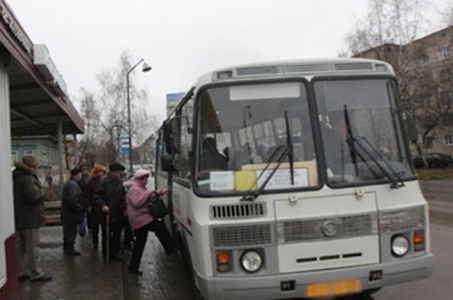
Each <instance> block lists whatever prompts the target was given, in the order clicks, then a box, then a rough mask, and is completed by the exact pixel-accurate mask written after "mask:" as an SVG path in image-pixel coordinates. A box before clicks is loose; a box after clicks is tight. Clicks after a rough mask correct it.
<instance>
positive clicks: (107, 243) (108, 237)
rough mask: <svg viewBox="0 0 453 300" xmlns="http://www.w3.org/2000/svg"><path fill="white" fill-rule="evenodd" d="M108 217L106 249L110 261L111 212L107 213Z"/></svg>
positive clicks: (106, 255)
mask: <svg viewBox="0 0 453 300" xmlns="http://www.w3.org/2000/svg"><path fill="white" fill-rule="evenodd" d="M105 218H106V221H105V222H106V224H105V231H106V233H105V238H106V240H105V244H106V249H105V257H106V258H107V261H110V213H107V215H106V216H105Z"/></svg>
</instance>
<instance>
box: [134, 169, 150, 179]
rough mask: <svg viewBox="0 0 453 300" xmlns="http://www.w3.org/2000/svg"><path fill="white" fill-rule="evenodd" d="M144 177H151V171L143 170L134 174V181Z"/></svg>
mask: <svg viewBox="0 0 453 300" xmlns="http://www.w3.org/2000/svg"><path fill="white" fill-rule="evenodd" d="M143 176H149V171H148V170H143V169H140V170H138V171H137V172H135V174H134V179H135V178H140V177H143Z"/></svg>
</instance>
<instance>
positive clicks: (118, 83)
mask: <svg viewBox="0 0 453 300" xmlns="http://www.w3.org/2000/svg"><path fill="white" fill-rule="evenodd" d="M133 62H134V61H133V58H132V56H131V54H130V53H129V52H128V51H124V52H123V53H122V54H121V56H120V58H119V62H118V66H117V67H116V68H112V69H110V70H105V71H103V72H102V73H100V74H99V75H98V76H97V79H98V82H99V92H98V93H90V92H87V91H84V95H83V98H82V115H83V117H84V119H85V123H86V124H87V128H86V133H85V135H84V137H83V138H82V140H81V142H80V144H81V145H82V146H81V147H80V148H81V151H80V154H81V157H83V158H84V159H85V160H89V159H90V160H91V161H93V160H95V161H96V162H99V163H105V164H106V163H109V162H112V161H118V160H122V159H121V155H120V136H121V134H123V133H126V132H127V126H128V123H127V113H126V112H127V99H126V74H127V72H128V71H129V70H130V68H131V67H132V63H133ZM133 76H134V74H133V73H132V74H131V77H132V78H133ZM133 82H134V81H133V80H131V84H130V97H131V127H132V137H133V145H135V146H136V147H137V146H138V145H140V144H141V143H143V142H144V141H145V140H146V139H147V138H149V137H150V136H151V135H152V134H153V133H154V132H155V130H156V129H157V126H156V125H157V122H156V120H155V117H151V116H152V115H154V114H152V113H151V112H150V111H149V110H148V107H147V99H148V95H147V92H146V90H143V89H138V88H137V86H135V85H134V84H133ZM134 148H135V147H134ZM87 154H88V156H89V159H88V158H87V157H86V156H87ZM133 154H134V153H133Z"/></svg>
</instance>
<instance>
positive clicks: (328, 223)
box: [277, 213, 378, 243]
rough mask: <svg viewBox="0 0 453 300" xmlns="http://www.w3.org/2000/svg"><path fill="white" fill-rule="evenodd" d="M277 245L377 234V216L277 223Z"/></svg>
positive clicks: (367, 215)
mask: <svg viewBox="0 0 453 300" xmlns="http://www.w3.org/2000/svg"><path fill="white" fill-rule="evenodd" d="M277 227H278V229H277V231H278V232H279V233H282V235H279V238H278V241H279V243H291V242H299V241H315V240H325V239H343V238H352V237H360V236H368V235H375V234H377V228H378V226H377V214H376V213H372V214H363V215H348V216H336V217H333V218H322V219H310V220H291V221H284V222H279V223H278V224H277Z"/></svg>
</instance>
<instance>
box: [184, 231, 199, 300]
mask: <svg viewBox="0 0 453 300" xmlns="http://www.w3.org/2000/svg"><path fill="white" fill-rule="evenodd" d="M178 242H179V243H180V245H181V246H180V251H179V252H178V255H179V257H180V258H181V260H182V261H183V263H184V265H185V266H186V268H187V272H188V273H189V279H190V285H191V286H192V290H193V295H194V299H195V300H203V297H202V296H201V293H200V290H199V289H198V288H197V287H196V285H195V271H194V269H193V266H192V259H191V258H190V252H189V248H188V246H187V241H186V239H185V237H184V233H183V232H181V231H179V230H178Z"/></svg>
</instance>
